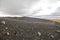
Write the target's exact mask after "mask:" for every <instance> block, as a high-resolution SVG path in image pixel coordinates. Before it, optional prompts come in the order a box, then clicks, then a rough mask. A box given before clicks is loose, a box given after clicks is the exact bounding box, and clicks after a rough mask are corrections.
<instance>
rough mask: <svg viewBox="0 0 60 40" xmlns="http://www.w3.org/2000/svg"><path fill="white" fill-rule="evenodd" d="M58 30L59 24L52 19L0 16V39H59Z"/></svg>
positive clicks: (59, 28)
mask: <svg viewBox="0 0 60 40" xmlns="http://www.w3.org/2000/svg"><path fill="white" fill-rule="evenodd" d="M57 30H58V31H57ZM59 31H60V24H59V23H57V22H54V21H49V20H44V19H36V18H29V17H28V18H27V17H25V18H18V19H16V18H15V19H14V18H8V17H5V18H3V17H1V18H0V40H59V39H60V36H59V35H60V34H59Z"/></svg>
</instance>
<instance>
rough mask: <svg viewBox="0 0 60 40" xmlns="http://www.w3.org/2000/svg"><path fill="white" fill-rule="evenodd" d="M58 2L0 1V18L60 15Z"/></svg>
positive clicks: (55, 0)
mask: <svg viewBox="0 0 60 40" xmlns="http://www.w3.org/2000/svg"><path fill="white" fill-rule="evenodd" d="M59 8H60V0H0V16H32V17H36V16H40V15H52V13H60V9H59Z"/></svg>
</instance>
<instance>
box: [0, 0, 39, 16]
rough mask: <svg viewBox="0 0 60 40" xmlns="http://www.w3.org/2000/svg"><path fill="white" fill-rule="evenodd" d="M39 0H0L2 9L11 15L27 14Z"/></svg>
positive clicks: (0, 9) (0, 8)
mask: <svg viewBox="0 0 60 40" xmlns="http://www.w3.org/2000/svg"><path fill="white" fill-rule="evenodd" d="M37 1H39V0H0V11H3V12H6V13H5V14H9V15H27V14H28V13H29V8H30V7H31V5H32V4H33V3H36V2H37Z"/></svg>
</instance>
